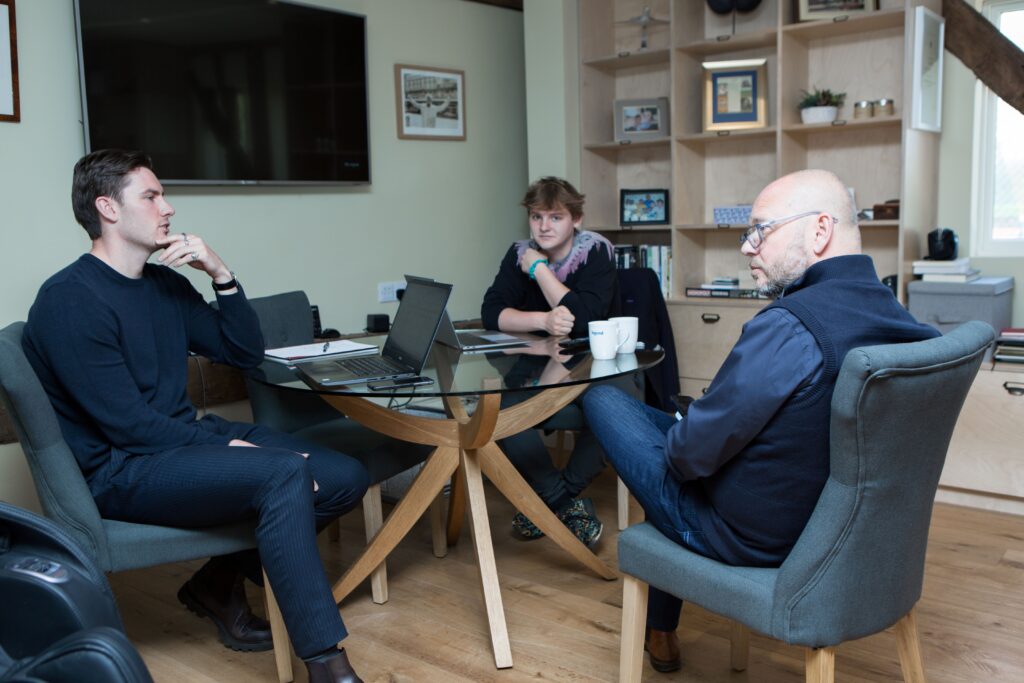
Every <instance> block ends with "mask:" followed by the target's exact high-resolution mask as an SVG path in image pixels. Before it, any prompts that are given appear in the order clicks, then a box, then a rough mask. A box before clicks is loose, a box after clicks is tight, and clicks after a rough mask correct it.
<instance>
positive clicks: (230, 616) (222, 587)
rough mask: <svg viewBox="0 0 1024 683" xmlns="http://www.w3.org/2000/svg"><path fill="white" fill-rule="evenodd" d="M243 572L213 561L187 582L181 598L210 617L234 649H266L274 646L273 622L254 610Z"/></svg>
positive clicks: (249, 650)
mask: <svg viewBox="0 0 1024 683" xmlns="http://www.w3.org/2000/svg"><path fill="white" fill-rule="evenodd" d="M242 581H243V579H242V575H241V574H238V573H236V572H234V571H233V570H229V569H227V568H226V567H221V566H219V565H217V564H216V563H213V562H209V563H207V564H206V565H203V567H202V569H200V570H199V571H198V572H196V573H195V575H194V576H193V577H192V578H191V579H189V580H188V581H187V582H185V585H183V586H182V587H181V590H179V591H178V600H180V601H181V603H182V604H183V605H185V607H187V608H188V609H189V610H191V611H192V612H195V613H196V614H198V615H199V616H201V617H206V618H208V619H210V621H212V622H213V623H214V625H215V626H216V627H217V636H218V638H219V639H220V642H222V643H224V645H225V646H227V647H229V648H231V649H232V650H240V651H242V652H263V651H265V650H269V649H271V648H273V647H274V642H273V639H272V637H271V635H270V624H269V623H267V621H266V620H265V619H261V618H260V617H257V616H256V615H255V614H253V613H252V609H251V608H250V607H249V602H248V601H247V600H246V597H245V586H244V585H243V584H242Z"/></svg>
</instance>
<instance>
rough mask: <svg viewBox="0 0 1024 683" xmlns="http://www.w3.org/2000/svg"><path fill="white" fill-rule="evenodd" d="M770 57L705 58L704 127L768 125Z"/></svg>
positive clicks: (728, 127) (731, 127)
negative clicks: (719, 59)
mask: <svg viewBox="0 0 1024 683" xmlns="http://www.w3.org/2000/svg"><path fill="white" fill-rule="evenodd" d="M767 63H768V60H767V59H766V58H760V59H734V60H730V61H718V62H704V63H703V67H704V130H705V132H711V131H720V130H743V129H747V128H764V127H766V126H767V125H768V104H767V100H768V76H767V72H768V69H767Z"/></svg>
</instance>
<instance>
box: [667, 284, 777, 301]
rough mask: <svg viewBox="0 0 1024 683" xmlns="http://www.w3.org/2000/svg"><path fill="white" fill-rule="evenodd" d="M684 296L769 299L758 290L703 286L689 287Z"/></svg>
mask: <svg viewBox="0 0 1024 683" xmlns="http://www.w3.org/2000/svg"><path fill="white" fill-rule="evenodd" d="M684 294H686V296H693V297H703V298H711V297H714V298H721V299H767V298H769V297H767V296H764V295H763V294H761V292H759V291H758V290H756V289H746V288H742V287H720V288H711V287H705V286H703V285H701V286H700V287H687V288H686V290H685V292H684Z"/></svg>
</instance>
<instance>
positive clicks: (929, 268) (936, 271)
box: [914, 256, 977, 275]
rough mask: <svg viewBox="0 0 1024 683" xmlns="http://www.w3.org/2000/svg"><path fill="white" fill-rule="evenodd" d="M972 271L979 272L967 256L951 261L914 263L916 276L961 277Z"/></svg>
mask: <svg viewBox="0 0 1024 683" xmlns="http://www.w3.org/2000/svg"><path fill="white" fill-rule="evenodd" d="M972 271H973V272H977V271H976V270H975V269H974V268H971V259H969V258H967V257H966V256H965V257H964V258H958V259H953V260H951V261H927V260H925V261H914V275H960V274H965V273H970V272H972Z"/></svg>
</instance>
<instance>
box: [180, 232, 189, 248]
mask: <svg viewBox="0 0 1024 683" xmlns="http://www.w3.org/2000/svg"><path fill="white" fill-rule="evenodd" d="M181 239H182V240H184V242H185V246H186V247H187V246H188V235H186V234H185V233H181Z"/></svg>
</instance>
